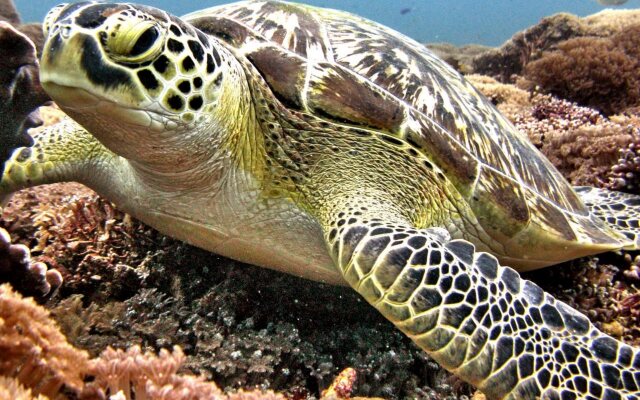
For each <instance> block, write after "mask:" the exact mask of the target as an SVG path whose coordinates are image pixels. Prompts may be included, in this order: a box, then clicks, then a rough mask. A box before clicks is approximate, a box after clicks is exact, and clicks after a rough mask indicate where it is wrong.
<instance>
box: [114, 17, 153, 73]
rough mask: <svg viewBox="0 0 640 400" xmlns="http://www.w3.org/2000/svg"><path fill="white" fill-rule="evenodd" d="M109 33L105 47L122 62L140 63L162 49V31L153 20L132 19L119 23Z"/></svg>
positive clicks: (151, 57)
mask: <svg viewBox="0 0 640 400" xmlns="http://www.w3.org/2000/svg"><path fill="white" fill-rule="evenodd" d="M117 28H118V29H117V30H114V31H113V32H110V33H108V36H107V40H106V43H105V45H106V46H105V47H106V49H107V52H108V53H109V55H111V57H113V58H114V59H116V60H117V61H120V62H127V63H139V62H144V61H148V60H151V59H153V58H155V57H156V56H158V54H159V53H160V51H161V50H162V40H160V39H161V38H160V36H161V31H160V29H159V28H158V26H157V25H156V24H155V23H153V22H151V21H142V22H140V21H135V22H133V21H131V23H128V24H127V23H123V24H121V25H117Z"/></svg>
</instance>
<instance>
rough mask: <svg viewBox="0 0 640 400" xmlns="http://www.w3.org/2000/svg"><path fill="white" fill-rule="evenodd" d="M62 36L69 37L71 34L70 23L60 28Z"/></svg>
mask: <svg viewBox="0 0 640 400" xmlns="http://www.w3.org/2000/svg"><path fill="white" fill-rule="evenodd" d="M60 36H62V37H63V38H64V39H68V38H69V36H71V27H70V26H68V25H67V26H64V27H62V29H60Z"/></svg>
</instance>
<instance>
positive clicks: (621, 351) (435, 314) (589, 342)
mask: <svg viewBox="0 0 640 400" xmlns="http://www.w3.org/2000/svg"><path fill="white" fill-rule="evenodd" d="M325 232H326V238H327V244H328V247H329V249H330V252H331V255H332V257H333V258H334V260H335V262H336V265H337V266H338V267H339V269H340V270H341V272H342V273H343V276H344V277H345V279H346V280H347V281H348V283H349V284H350V285H351V286H352V287H353V288H355V289H356V290H357V291H358V292H359V293H360V294H361V295H362V296H363V297H364V298H365V299H366V300H367V301H368V302H369V303H370V304H372V305H373V306H375V307H376V308H377V309H378V310H379V311H380V312H381V313H382V314H383V315H384V316H385V317H386V318H387V319H389V320H390V321H391V322H393V323H394V324H395V325H396V326H397V327H398V328H399V329H401V330H402V331H403V332H404V333H405V334H407V335H408V336H409V337H410V338H411V339H412V340H413V341H414V342H415V343H416V344H418V345H419V346H420V347H421V348H422V349H424V350H425V351H426V352H427V353H429V354H430V355H431V356H432V357H433V358H434V359H435V360H436V361H438V362H439V363H440V364H441V365H443V366H444V367H445V368H447V369H448V370H450V371H451V372H453V373H455V374H456V375H458V376H460V377H461V378H463V379H464V380H466V381H468V382H470V383H472V384H474V385H476V386H477V387H478V388H480V389H481V390H482V391H483V392H485V394H487V395H488V397H489V398H492V399H493V398H496V399H497V398H509V399H533V398H554V399H555V398H557V399H560V398H562V399H575V398H585V396H587V397H586V398H594V399H605V398H607V399H608V398H622V397H624V398H628V399H636V398H639V397H638V395H639V393H640V392H639V388H640V353H639V352H638V351H637V350H635V349H633V348H632V347H630V346H627V345H625V344H623V343H621V342H619V341H617V340H615V339H613V338H611V337H609V336H607V335H606V334H604V333H602V332H600V331H598V330H597V329H596V328H595V327H594V326H593V325H592V324H591V323H590V321H589V320H588V319H587V317H585V316H584V315H582V314H580V313H579V312H578V311H576V310H574V309H573V308H571V307H569V306H568V305H566V304H564V303H562V302H560V301H558V300H556V299H555V298H553V297H552V296H551V295H549V294H547V293H545V292H544V291H543V290H542V289H540V287H538V286H537V285H536V284H534V283H532V282H529V281H526V280H523V279H521V278H520V277H519V275H518V273H517V272H516V271H514V270H513V269H511V268H508V267H503V266H501V265H499V262H498V261H497V259H496V258H495V257H494V256H492V255H490V254H488V253H484V252H477V251H475V248H474V246H473V245H472V244H471V243H469V242H466V241H463V240H449V238H448V234H447V232H446V231H445V230H444V229H438V228H435V229H434V228H431V229H416V228H414V227H412V226H409V225H406V226H403V225H402V224H398V223H395V224H394V223H385V222H383V221H381V220H379V219H378V220H376V219H375V218H374V219H369V218H364V217H363V216H362V213H351V215H349V213H345V212H343V213H340V214H339V216H338V217H337V218H336V219H335V221H334V222H333V223H331V224H328V225H327V226H326V230H325Z"/></svg>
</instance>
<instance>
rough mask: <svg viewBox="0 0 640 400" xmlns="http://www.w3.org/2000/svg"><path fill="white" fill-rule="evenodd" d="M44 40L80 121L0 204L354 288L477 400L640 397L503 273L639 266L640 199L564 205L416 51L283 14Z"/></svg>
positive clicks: (114, 23)
mask: <svg viewBox="0 0 640 400" xmlns="http://www.w3.org/2000/svg"><path fill="white" fill-rule="evenodd" d="M44 29H45V33H46V35H47V42H46V45H45V49H44V54H43V55H42V59H41V66H42V71H41V80H42V85H43V86H44V88H45V89H46V90H47V91H48V93H49V94H50V95H51V96H52V98H53V99H55V101H56V102H57V103H58V104H59V105H60V107H61V108H62V109H63V110H65V111H66V112H67V113H68V114H69V115H70V116H71V117H72V118H73V120H66V121H63V122H61V123H60V124H58V125H55V126H52V127H50V128H48V129H47V130H45V131H44V132H42V133H40V134H39V135H38V136H37V137H36V138H35V140H36V144H35V145H34V147H33V148H22V149H17V150H16V151H15V152H14V153H13V155H12V158H11V159H10V161H9V163H8V166H7V169H6V171H5V173H4V175H3V177H2V181H1V182H0V192H11V191H15V190H17V189H19V188H23V187H26V186H32V185H36V184H41V183H48V182H57V181H65V180H76V181H80V182H83V183H85V184H87V185H88V186H90V187H92V188H94V189H95V190H97V191H98V192H99V193H101V194H102V195H104V196H106V197H107V198H109V199H111V200H112V201H113V202H114V203H116V204H117V205H118V206H119V207H120V208H122V209H123V210H125V211H127V212H129V213H131V214H132V215H133V216H135V217H137V218H139V219H140V220H142V221H144V222H146V223H147V224H149V225H151V226H154V227H156V228H157V229H159V230H160V231H162V232H164V233H166V234H169V235H172V236H174V237H177V238H180V239H182V240H185V241H187V242H189V243H192V244H194V245H197V246H200V247H202V248H204V249H208V250H211V251H213V252H216V253H220V254H222V255H225V256H228V257H231V258H235V259H238V260H241V261H245V262H249V263H253V264H257V265H262V266H265V267H269V268H273V269H276V270H280V271H284V272H288V273H291V274H295V275H298V276H302V277H305V278H310V279H316V280H321V281H325V282H330V283H338V284H339V283H346V284H348V285H350V286H352V287H353V288H354V289H355V290H357V291H358V292H359V293H360V294H361V295H362V296H363V297H364V298H365V299H366V300H367V301H368V302H369V303H371V304H372V305H373V306H375V307H376V308H377V309H378V310H379V311H380V312H381V313H382V314H383V315H384V316H385V317H387V318H388V319H389V320H390V321H392V322H393V323H394V324H395V325H396V326H397V327H398V328H399V329H401V330H402V331H403V332H404V333H405V334H407V335H408V336H409V337H410V338H411V339H413V340H414V341H415V343H417V344H418V345H419V346H420V347H422V348H423V349H424V350H425V351H426V352H428V353H429V354H430V355H431V356H432V357H433V358H434V359H435V360H437V361H438V362H439V363H440V364H442V365H443V366H444V367H445V368H447V369H448V370H450V371H452V372H453V373H455V374H456V375H458V376H460V377H461V378H462V379H464V380H466V381H468V382H471V383H473V384H474V385H476V386H477V387H479V388H480V389H482V390H483V391H484V392H485V393H486V394H487V395H488V396H489V397H490V398H511V399H530V398H536V397H543V398H550V399H576V398H587V399H620V398H623V397H624V398H629V399H631V398H634V399H635V398H640V395H639V389H638V388H639V387H640V353H639V352H638V351H637V350H636V349H634V348H632V347H630V346H627V345H625V344H623V343H621V342H618V341H616V340H614V339H612V338H611V337H609V336H607V335H605V334H603V333H601V332H600V331H598V330H597V329H596V328H595V327H594V326H593V325H592V324H591V323H590V322H589V320H588V319H587V318H586V317H584V316H583V315H582V314H580V313H578V312H577V311H575V310H574V309H572V308H570V307H569V306H567V305H565V304H564V303H562V302H559V301H557V300H555V299H554V298H553V297H552V296H550V295H548V294H546V293H544V292H543V291H542V290H541V289H540V288H539V287H538V286H536V285H535V284H533V283H531V282H529V281H526V280H523V279H521V278H520V277H519V276H518V273H517V272H516V271H515V270H513V269H511V268H509V267H505V266H503V265H510V266H513V267H515V268H517V269H519V270H527V269H533V268H539V267H543V266H547V265H551V264H555V263H558V262H561V261H564V260H567V259H571V258H575V257H580V256H584V255H589V254H594V253H599V252H603V251H607V250H612V249H620V248H628V249H637V248H638V247H639V243H640V241H639V240H638V235H637V234H638V232H639V231H640V228H639V224H638V217H639V212H638V210H640V199H639V198H638V197H634V196H631V195H626V194H621V193H614V192H606V191H602V190H598V189H591V188H581V189H578V190H574V189H573V188H572V187H570V186H569V184H568V183H567V182H566V181H565V180H564V179H563V178H562V177H561V176H560V174H559V173H558V171H556V170H555V169H554V168H553V167H552V165H551V164H550V163H549V162H548V161H547V160H545V159H544V158H543V156H541V155H540V154H539V153H538V152H537V151H536V149H535V148H534V147H533V146H532V145H531V144H529V142H528V141H527V140H526V138H525V137H523V136H522V135H521V134H519V133H518V132H517V131H516V129H515V128H514V127H513V125H511V124H510V123H509V122H508V121H507V120H506V119H505V118H504V117H503V116H502V115H500V114H499V113H498V112H497V111H496V109H495V108H494V107H493V106H492V105H491V104H490V103H489V102H488V101H487V100H486V99H485V98H484V97H483V96H482V95H480V94H479V93H478V91H477V90H476V89H474V88H473V87H472V86H471V85H470V84H469V83H468V82H467V81H466V80H465V79H464V78H463V77H461V76H460V75H459V74H457V73H456V72H455V71H454V70H452V69H451V68H450V67H448V66H447V65H446V64H445V63H443V62H442V61H441V60H439V59H438V58H436V57H435V56H433V55H432V53H430V52H429V51H428V50H427V49H425V48H424V47H423V46H421V45H420V44H418V43H416V42H415V41H413V40H411V39H409V38H407V37H405V36H403V35H401V34H399V33H397V32H394V31H393V30H391V29H388V28H386V27H384V26H381V25H378V24H376V23H374V22H371V21H368V20H365V19H362V18H359V17H356V16H354V15H351V14H348V13H344V12H339V11H333V10H326V9H320V8H313V7H308V6H304V5H297V4H292V3H283V2H275V1H248V2H240V3H235V4H231V5H226V6H221V7H214V8H210V9H207V10H204V11H200V12H196V13H193V14H189V15H187V16H185V17H184V18H182V19H179V18H176V17H173V16H171V15H169V14H167V13H165V12H163V11H160V10H157V9H154V8H150V7H145V6H137V5H130V4H108V3H95V2H82V3H76V4H72V5H62V6H58V7H56V8H55V9H53V10H52V11H51V12H50V13H49V14H48V16H47V18H46V20H45V23H44Z"/></svg>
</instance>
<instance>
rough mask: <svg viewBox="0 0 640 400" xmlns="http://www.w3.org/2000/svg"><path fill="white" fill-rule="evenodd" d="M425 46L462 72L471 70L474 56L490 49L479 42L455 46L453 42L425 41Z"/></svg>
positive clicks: (466, 72)
mask: <svg viewBox="0 0 640 400" xmlns="http://www.w3.org/2000/svg"><path fill="white" fill-rule="evenodd" d="M425 46H427V47H428V48H429V50H431V51H433V52H434V53H435V54H436V55H437V56H438V57H440V58H442V59H443V60H444V61H446V62H447V63H448V64H449V65H451V66H452V67H453V68H455V69H456V70H457V71H458V72H461V73H463V74H468V73H471V72H472V70H473V59H474V57H476V56H478V55H479V54H482V53H485V52H486V51H488V50H490V49H491V47H489V46H483V45H480V44H468V45H464V46H456V45H454V44H451V43H444V42H442V43H427V44H425Z"/></svg>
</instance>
